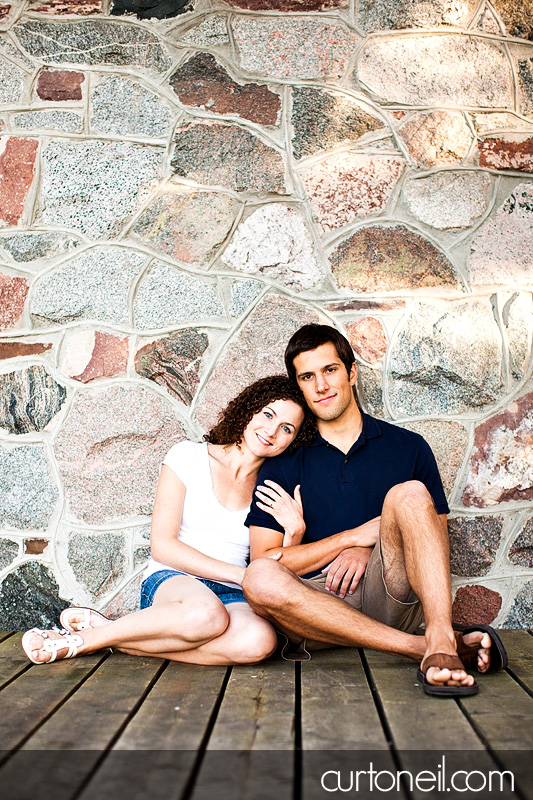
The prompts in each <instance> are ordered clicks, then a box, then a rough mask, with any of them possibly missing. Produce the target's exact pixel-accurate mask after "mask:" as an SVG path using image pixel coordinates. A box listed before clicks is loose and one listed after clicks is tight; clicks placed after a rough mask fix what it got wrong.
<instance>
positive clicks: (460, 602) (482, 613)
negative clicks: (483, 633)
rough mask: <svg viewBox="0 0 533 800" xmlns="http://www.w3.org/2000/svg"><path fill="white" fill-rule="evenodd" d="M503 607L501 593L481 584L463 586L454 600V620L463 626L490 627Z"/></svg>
mask: <svg viewBox="0 0 533 800" xmlns="http://www.w3.org/2000/svg"><path fill="white" fill-rule="evenodd" d="M501 607H502V596H501V594H500V593H499V592H495V591H493V590H492V589H488V588H487V587H486V586H482V585H480V584H473V585H471V586H461V587H460V588H459V589H458V590H457V592H456V594H455V597H454V600H453V606H452V619H453V621H454V622H458V623H460V624H462V625H472V624H474V623H478V624H479V623H483V624H485V625H490V624H491V622H493V621H494V620H495V619H496V617H497V616H498V614H499V613H500V608H501Z"/></svg>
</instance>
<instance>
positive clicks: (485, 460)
mask: <svg viewBox="0 0 533 800" xmlns="http://www.w3.org/2000/svg"><path fill="white" fill-rule="evenodd" d="M531 499H533V392H530V393H529V394H526V395H524V396H523V397H521V398H520V399H518V400H516V401H515V402H514V403H512V404H511V405H510V406H509V408H507V409H506V411H504V412H503V413H501V414H496V415H495V416H493V417H491V418H490V419H489V420H487V421H486V422H484V423H483V424H482V425H478V427H477V428H476V432H475V437H474V454H473V456H472V459H471V462H470V473H469V475H468V480H467V484H466V487H465V490H464V492H463V504H464V505H465V506H475V507H477V508H484V507H485V506H492V505H496V504H497V503H503V502H506V501H510V500H531Z"/></svg>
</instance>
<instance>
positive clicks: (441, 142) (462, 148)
mask: <svg viewBox="0 0 533 800" xmlns="http://www.w3.org/2000/svg"><path fill="white" fill-rule="evenodd" d="M398 135H399V137H400V138H401V139H402V140H403V142H404V143H405V146H406V147H407V149H408V151H409V155H410V156H411V158H412V160H413V161H414V163H415V165H416V166H417V167H434V166H436V165H441V164H442V165H445V164H458V163H460V162H461V161H462V160H463V158H464V157H465V156H466V154H467V153H468V151H469V149H470V145H471V144H472V131H471V130H470V128H469V126H468V125H467V122H466V120H465V118H464V116H463V114H461V113H460V112H458V111H444V110H442V109H440V108H437V109H433V110H432V111H420V112H419V113H418V114H413V115H412V116H410V117H409V118H408V119H407V121H406V122H404V123H403V124H402V125H401V126H400V127H399V128H398Z"/></svg>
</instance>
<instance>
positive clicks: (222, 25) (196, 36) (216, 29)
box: [181, 14, 230, 47]
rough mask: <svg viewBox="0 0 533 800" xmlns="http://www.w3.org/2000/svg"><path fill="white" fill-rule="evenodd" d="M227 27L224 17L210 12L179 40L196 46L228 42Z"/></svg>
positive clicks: (211, 45)
mask: <svg viewBox="0 0 533 800" xmlns="http://www.w3.org/2000/svg"><path fill="white" fill-rule="evenodd" d="M229 40H230V39H229V36H228V29H227V27H226V20H225V18H224V17H219V16H218V15H216V14H211V15H210V16H208V17H206V18H205V19H204V20H203V21H202V22H200V24H199V25H195V26H194V27H193V28H189V30H188V31H187V32H186V33H185V34H184V35H183V36H182V37H181V41H182V42H185V43H186V44H194V45H196V46H197V47H213V46H215V45H218V44H228V43H229Z"/></svg>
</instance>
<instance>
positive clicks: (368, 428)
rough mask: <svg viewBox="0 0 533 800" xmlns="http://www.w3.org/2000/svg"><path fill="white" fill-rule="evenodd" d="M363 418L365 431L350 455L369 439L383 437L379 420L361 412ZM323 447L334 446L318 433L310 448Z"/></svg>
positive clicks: (355, 443) (353, 446)
mask: <svg viewBox="0 0 533 800" xmlns="http://www.w3.org/2000/svg"><path fill="white" fill-rule="evenodd" d="M361 416H362V417H363V429H362V431H361V435H360V436H359V438H358V440H357V441H356V442H354V444H353V445H352V446H351V448H350V450H349V451H348V453H351V452H352V450H354V449H357V448H359V447H361V445H362V444H363V443H364V442H366V441H367V439H375V438H376V436H381V429H380V427H379V423H378V420H377V419H374V417H371V416H369V414H365V413H364V412H363V411H362V412H361ZM321 445H326V446H327V447H331V446H332V445H330V444H329V442H328V441H326V439H324V437H323V436H321V435H320V433H318V432H317V435H316V438H315V439H314V440H313V441H312V442H311V444H310V445H309V446H310V447H319V446H321Z"/></svg>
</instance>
